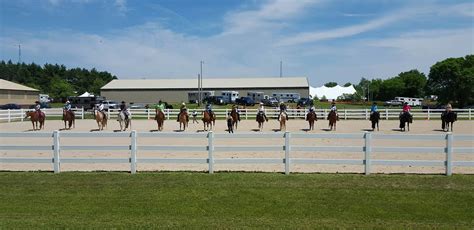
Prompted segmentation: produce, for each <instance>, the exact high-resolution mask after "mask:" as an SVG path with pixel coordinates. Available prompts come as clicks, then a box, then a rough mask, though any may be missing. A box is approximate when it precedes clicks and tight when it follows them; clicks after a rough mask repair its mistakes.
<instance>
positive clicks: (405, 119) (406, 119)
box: [398, 112, 413, 131]
mask: <svg viewBox="0 0 474 230" xmlns="http://www.w3.org/2000/svg"><path fill="white" fill-rule="evenodd" d="M398 118H399V119H400V131H406V130H405V124H406V125H407V126H408V131H410V123H412V122H413V117H412V116H411V115H410V113H408V112H403V113H401V114H400V116H399V117H398Z"/></svg>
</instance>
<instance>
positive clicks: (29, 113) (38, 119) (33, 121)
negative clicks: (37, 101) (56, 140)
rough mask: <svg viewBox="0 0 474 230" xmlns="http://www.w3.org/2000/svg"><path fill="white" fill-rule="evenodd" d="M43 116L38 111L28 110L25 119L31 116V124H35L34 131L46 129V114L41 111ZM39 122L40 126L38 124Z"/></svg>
mask: <svg viewBox="0 0 474 230" xmlns="http://www.w3.org/2000/svg"><path fill="white" fill-rule="evenodd" d="M40 113H41V116H39V114H38V113H37V112H36V111H27V112H26V116H25V119H26V118H28V117H30V120H31V124H32V125H33V131H34V130H40V129H44V120H45V119H46V116H45V115H44V113H43V112H40ZM38 123H39V126H38Z"/></svg>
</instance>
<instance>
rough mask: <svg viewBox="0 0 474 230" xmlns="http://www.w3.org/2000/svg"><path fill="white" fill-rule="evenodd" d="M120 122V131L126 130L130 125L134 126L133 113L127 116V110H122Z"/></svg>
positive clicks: (119, 115)
mask: <svg viewBox="0 0 474 230" xmlns="http://www.w3.org/2000/svg"><path fill="white" fill-rule="evenodd" d="M117 120H118V122H119V124H120V131H125V130H127V128H128V127H129V126H130V129H131V128H132V118H131V115H128V116H125V112H124V111H121V112H119V114H118V119H117Z"/></svg>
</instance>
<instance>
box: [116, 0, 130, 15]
mask: <svg viewBox="0 0 474 230" xmlns="http://www.w3.org/2000/svg"><path fill="white" fill-rule="evenodd" d="M114 5H115V6H116V7H117V9H118V11H119V12H120V13H125V12H127V10H128V8H127V0H115V1H114Z"/></svg>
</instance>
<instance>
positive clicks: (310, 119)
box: [306, 111, 318, 130]
mask: <svg viewBox="0 0 474 230" xmlns="http://www.w3.org/2000/svg"><path fill="white" fill-rule="evenodd" d="M306 120H307V121H308V123H309V129H308V130H314V121H317V120H318V116H317V115H316V113H315V112H314V111H311V112H309V113H308V114H307V115H306Z"/></svg>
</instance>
